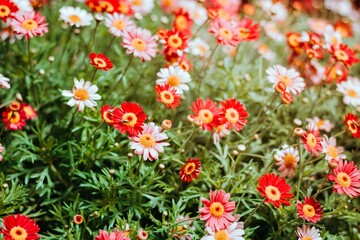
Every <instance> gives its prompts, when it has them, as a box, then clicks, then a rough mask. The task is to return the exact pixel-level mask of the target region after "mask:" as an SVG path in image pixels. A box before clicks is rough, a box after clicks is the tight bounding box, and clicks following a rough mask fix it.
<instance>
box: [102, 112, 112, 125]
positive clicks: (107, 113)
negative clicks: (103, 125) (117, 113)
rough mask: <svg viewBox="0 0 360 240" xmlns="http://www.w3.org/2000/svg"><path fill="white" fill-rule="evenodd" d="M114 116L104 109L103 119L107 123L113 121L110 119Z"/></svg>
mask: <svg viewBox="0 0 360 240" xmlns="http://www.w3.org/2000/svg"><path fill="white" fill-rule="evenodd" d="M113 116H114V114H113V113H112V112H109V111H106V112H104V114H103V117H104V120H105V122H107V123H113V122H114V120H112V117H113Z"/></svg>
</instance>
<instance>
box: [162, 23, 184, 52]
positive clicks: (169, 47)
mask: <svg viewBox="0 0 360 240" xmlns="http://www.w3.org/2000/svg"><path fill="white" fill-rule="evenodd" d="M161 43H163V44H164V54H166V55H173V54H177V55H179V56H181V55H182V54H183V51H184V49H185V48H186V47H187V45H188V36H187V35H185V34H184V33H183V32H179V31H178V30H176V29H172V30H170V31H167V32H166V35H165V36H164V38H163V39H161Z"/></svg>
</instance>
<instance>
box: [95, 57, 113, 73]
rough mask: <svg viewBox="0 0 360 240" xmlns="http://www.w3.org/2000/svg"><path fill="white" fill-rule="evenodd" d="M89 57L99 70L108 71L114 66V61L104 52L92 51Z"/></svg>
mask: <svg viewBox="0 0 360 240" xmlns="http://www.w3.org/2000/svg"><path fill="white" fill-rule="evenodd" d="M89 58H90V60H91V62H90V64H91V65H93V66H94V67H96V68H97V69H99V70H104V71H107V70H109V69H111V68H112V67H113V63H112V61H111V60H110V59H109V58H108V57H106V55H105V54H102V53H93V52H92V53H90V54H89Z"/></svg>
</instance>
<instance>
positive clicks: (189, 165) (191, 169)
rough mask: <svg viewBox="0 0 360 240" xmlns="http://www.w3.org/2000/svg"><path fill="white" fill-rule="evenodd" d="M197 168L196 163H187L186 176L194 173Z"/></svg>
mask: <svg viewBox="0 0 360 240" xmlns="http://www.w3.org/2000/svg"><path fill="white" fill-rule="evenodd" d="M195 167H196V166H195V163H193V162H190V163H187V164H186V166H185V168H184V173H185V174H186V175H191V174H192V173H193V172H194V170H195Z"/></svg>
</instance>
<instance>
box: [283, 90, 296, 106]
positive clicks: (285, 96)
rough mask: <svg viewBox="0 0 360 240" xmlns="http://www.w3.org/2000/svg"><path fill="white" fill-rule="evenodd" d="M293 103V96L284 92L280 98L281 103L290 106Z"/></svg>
mask: <svg viewBox="0 0 360 240" xmlns="http://www.w3.org/2000/svg"><path fill="white" fill-rule="evenodd" d="M293 101H294V96H293V95H292V94H291V93H288V92H284V93H283V94H282V96H281V102H282V103H283V104H290V103H292V102H293Z"/></svg>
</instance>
